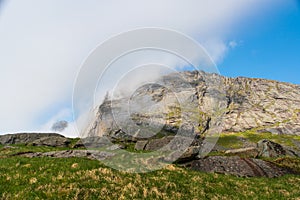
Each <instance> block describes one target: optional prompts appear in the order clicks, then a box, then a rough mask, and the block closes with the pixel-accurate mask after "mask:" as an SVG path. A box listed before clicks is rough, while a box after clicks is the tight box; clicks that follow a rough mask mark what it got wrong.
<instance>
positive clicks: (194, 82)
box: [85, 72, 300, 140]
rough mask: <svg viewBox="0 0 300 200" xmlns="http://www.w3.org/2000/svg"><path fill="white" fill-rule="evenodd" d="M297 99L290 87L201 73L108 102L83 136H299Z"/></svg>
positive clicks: (297, 90)
mask: <svg viewBox="0 0 300 200" xmlns="http://www.w3.org/2000/svg"><path fill="white" fill-rule="evenodd" d="M160 85H163V86H165V87H163V86H160ZM178 99H180V100H181V103H179V100H178ZM299 99H300V86H298V85H293V84H289V83H282V82H276V81H271V80H264V79H253V78H243V77H238V78H227V77H223V76H219V75H216V74H208V73H204V72H182V73H178V74H169V75H166V76H163V77H161V78H160V79H158V80H157V84H152V85H145V86H143V87H141V88H139V89H138V90H137V91H136V92H135V94H134V95H132V96H130V97H126V96H124V97H122V98H119V99H113V100H112V101H111V100H110V99H109V98H108V97H107V98H106V99H105V101H104V102H103V103H102V104H101V105H100V106H99V107H98V109H97V111H96V115H95V119H94V120H93V121H92V122H91V124H90V126H89V128H88V131H87V132H86V133H85V135H87V136H103V135H106V136H109V137H112V138H115V139H117V140H134V139H136V138H142V139H141V140H143V138H147V137H146V136H149V137H150V136H153V135H151V131H153V132H154V133H162V134H164V135H165V136H167V135H168V134H169V135H172V134H173V135H174V133H176V132H177V131H179V130H180V131H181V132H183V133H184V134H195V135H199V134H200V135H201V134H205V133H208V132H209V131H215V130H218V131H222V132H243V131H246V130H251V129H255V130H257V131H258V132H271V133H273V134H290V135H300V109H299V108H300V101H299ZM128 102H130V103H131V104H130V105H132V107H130V105H128ZM128 106H129V107H130V110H131V113H129V114H128V112H127V111H128ZM216 113H218V116H215V115H216ZM221 122H222V123H221ZM218 126H220V127H221V130H220V129H217V128H216V127H218ZM214 129H215V130H214ZM147 130H151V131H147ZM141 135H142V136H144V137H138V136H141Z"/></svg>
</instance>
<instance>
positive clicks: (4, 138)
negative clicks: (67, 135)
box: [0, 133, 64, 145]
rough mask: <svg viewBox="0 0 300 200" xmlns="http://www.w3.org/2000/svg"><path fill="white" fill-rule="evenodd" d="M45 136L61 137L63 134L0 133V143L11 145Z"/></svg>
mask: <svg viewBox="0 0 300 200" xmlns="http://www.w3.org/2000/svg"><path fill="white" fill-rule="evenodd" d="M47 137H61V138H64V136H62V135H60V134H57V133H17V134H8V135H0V144H2V145H11V144H29V143H32V142H34V141H35V140H38V139H41V138H47Z"/></svg>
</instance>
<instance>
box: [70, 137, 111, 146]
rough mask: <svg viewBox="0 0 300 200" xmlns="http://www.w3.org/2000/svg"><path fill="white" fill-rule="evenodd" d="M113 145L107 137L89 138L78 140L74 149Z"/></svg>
mask: <svg viewBox="0 0 300 200" xmlns="http://www.w3.org/2000/svg"><path fill="white" fill-rule="evenodd" d="M111 145H112V143H111V142H110V140H109V139H108V138H107V137H87V138H82V139H80V140H78V142H76V144H75V145H74V146H73V148H101V147H109V146H111Z"/></svg>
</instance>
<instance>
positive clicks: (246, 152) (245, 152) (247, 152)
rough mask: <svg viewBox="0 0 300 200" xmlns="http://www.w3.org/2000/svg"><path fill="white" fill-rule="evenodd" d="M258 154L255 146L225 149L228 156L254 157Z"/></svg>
mask: <svg viewBox="0 0 300 200" xmlns="http://www.w3.org/2000/svg"><path fill="white" fill-rule="evenodd" d="M258 154H259V151H258V149H257V148H255V147H248V148H242V149H232V150H227V151H225V155H229V156H240V157H247V158H256V157H257V156H258Z"/></svg>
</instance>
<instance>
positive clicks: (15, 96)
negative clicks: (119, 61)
mask: <svg viewBox="0 0 300 200" xmlns="http://www.w3.org/2000/svg"><path fill="white" fill-rule="evenodd" d="M277 2H281V1H280V0H279V1H277ZM274 3H275V2H274V1H271V0H266V1H260V0H244V1H240V0H226V1H219V0H210V1H204V0H187V1H180V0H164V1H161V0H151V1H150V0H145V1H140V0H128V1H117V0H111V1H101V0H90V1H84V2H83V1H79V0H64V1H61V0H44V1H39V0H27V1H18V0H11V1H7V3H6V4H5V6H4V7H3V8H2V10H1V12H0V91H1V101H0V102H1V103H0V127H1V130H0V133H4V132H14V131H20V130H36V129H37V128H38V127H39V126H41V125H42V124H41V123H42V122H41V120H40V119H39V118H46V119H44V120H42V121H46V125H47V124H50V122H52V120H53V116H54V118H55V116H56V115H59V113H60V112H61V110H65V109H70V105H71V98H72V86H73V83H74V80H75V78H76V73H77V72H78V70H79V67H80V64H81V63H82V61H83V60H84V59H85V58H86V56H87V55H88V53H89V52H90V51H91V50H92V49H93V48H95V47H96V46H97V44H99V43H101V42H103V41H104V40H106V39H108V38H109V37H110V36H112V35H115V34H118V33H120V32H122V31H127V30H129V29H133V28H138V27H150V26H154V27H163V28H170V29H175V30H177V31H181V32H183V33H186V34H188V35H190V36H192V37H194V38H195V39H196V40H198V41H199V42H201V43H203V44H204V46H205V48H207V50H208V52H209V53H210V54H211V56H212V57H213V59H214V60H216V61H217V62H220V61H221V60H222V58H223V56H224V55H225V53H226V51H227V46H226V40H227V39H228V37H229V35H230V32H232V30H234V28H235V27H236V25H237V24H238V23H239V22H240V21H241V20H242V19H245V18H248V17H249V16H255V13H256V12H258V11H259V9H258V8H261V9H262V8H266V6H268V5H271V4H272V5H274ZM257 10H258V11H257ZM229 46H232V45H229ZM49 113H52V114H51V116H49V117H45V115H46V116H47V115H49ZM57 113H58V114H57ZM47 121H48V122H47ZM68 131H73V130H68ZM68 134H70V133H68Z"/></svg>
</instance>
